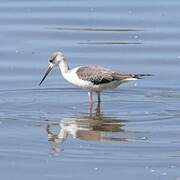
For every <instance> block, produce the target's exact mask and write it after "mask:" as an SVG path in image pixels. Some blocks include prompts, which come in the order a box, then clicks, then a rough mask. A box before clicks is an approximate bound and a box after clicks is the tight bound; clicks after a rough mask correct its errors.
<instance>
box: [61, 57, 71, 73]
mask: <svg viewBox="0 0 180 180" xmlns="http://www.w3.org/2000/svg"><path fill="white" fill-rule="evenodd" d="M59 69H60V70H61V73H62V75H63V76H64V75H65V74H66V73H67V72H68V70H69V66H68V63H67V60H66V59H63V60H62V61H61V62H60V63H59Z"/></svg>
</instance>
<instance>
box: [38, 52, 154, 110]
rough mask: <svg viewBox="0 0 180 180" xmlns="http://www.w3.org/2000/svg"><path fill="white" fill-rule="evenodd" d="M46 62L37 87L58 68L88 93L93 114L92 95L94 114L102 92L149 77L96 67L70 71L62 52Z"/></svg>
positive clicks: (79, 67)
mask: <svg viewBox="0 0 180 180" xmlns="http://www.w3.org/2000/svg"><path fill="white" fill-rule="evenodd" d="M48 61H49V66H48V69H47V71H46V73H45V75H44V76H43V78H42V80H41V81H40V83H39V86H40V85H41V84H42V83H43V81H44V80H45V78H46V77H47V75H48V74H49V73H50V72H51V70H52V69H53V68H56V67H59V69H60V71H61V74H62V76H63V77H64V79H65V80H67V81H68V82H70V83H71V84H73V85H75V86H77V87H79V88H81V89H84V90H86V91H87V92H88V96H89V111H90V113H92V112H93V93H96V94H97V100H98V103H97V108H96V110H97V111H96V112H100V102H101V93H102V91H104V90H112V89H114V88H116V87H118V86H119V85H120V84H122V83H126V82H129V81H132V80H138V79H142V77H144V76H151V74H131V73H130V74H129V73H122V72H116V71H113V70H111V69H107V68H104V67H101V66H98V65H86V66H78V67H75V68H73V69H70V68H69V65H68V60H67V58H66V56H65V55H64V54H63V53H62V52H53V53H51V54H50V56H49V58H48Z"/></svg>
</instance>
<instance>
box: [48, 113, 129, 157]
mask: <svg viewBox="0 0 180 180" xmlns="http://www.w3.org/2000/svg"><path fill="white" fill-rule="evenodd" d="M125 123H126V120H122V119H117V118H113V117H107V116H104V115H103V114H99V113H98V114H97V113H96V114H80V115H79V116H77V117H71V118H64V119H61V120H60V122H59V124H53V123H52V121H50V120H48V124H47V127H46V131H47V134H48V141H49V142H51V144H52V145H51V150H50V153H51V154H53V155H59V154H60V153H61V152H62V151H63V149H62V148H61V144H62V143H63V142H64V141H66V140H68V137H69V136H72V137H73V138H78V139H80V140H85V141H123V142H127V141H128V138H127V137H125V135H126V133H127V131H126V130H125V129H123V126H125ZM57 126H58V128H59V132H58V133H53V130H52V129H53V127H54V128H55V127H57Z"/></svg>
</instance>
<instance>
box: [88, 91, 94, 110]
mask: <svg viewBox="0 0 180 180" xmlns="http://www.w3.org/2000/svg"><path fill="white" fill-rule="evenodd" d="M88 95H89V112H90V113H92V112H93V93H92V92H88Z"/></svg>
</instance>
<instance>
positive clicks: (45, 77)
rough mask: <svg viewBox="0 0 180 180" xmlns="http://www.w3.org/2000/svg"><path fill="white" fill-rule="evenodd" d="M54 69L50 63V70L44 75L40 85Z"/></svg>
mask: <svg viewBox="0 0 180 180" xmlns="http://www.w3.org/2000/svg"><path fill="white" fill-rule="evenodd" d="M52 69H53V66H51V65H49V67H48V70H47V71H46V73H45V75H44V77H43V78H42V80H41V82H40V83H39V86H40V85H41V84H42V83H43V81H44V80H45V78H46V76H47V75H48V74H49V73H50V72H51V70H52Z"/></svg>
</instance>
